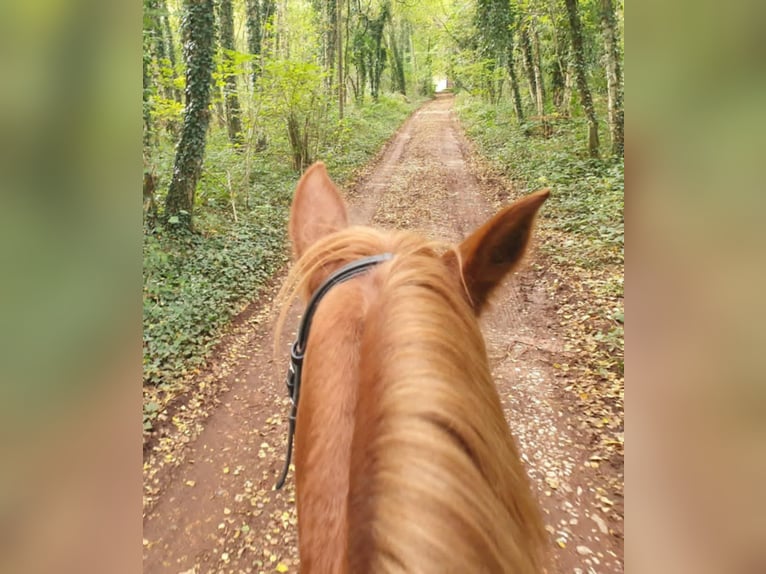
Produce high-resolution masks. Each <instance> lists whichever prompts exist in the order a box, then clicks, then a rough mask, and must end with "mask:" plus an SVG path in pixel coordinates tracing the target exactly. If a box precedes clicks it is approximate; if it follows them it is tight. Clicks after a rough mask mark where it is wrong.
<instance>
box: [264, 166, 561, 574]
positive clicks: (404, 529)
mask: <svg viewBox="0 0 766 574" xmlns="http://www.w3.org/2000/svg"><path fill="white" fill-rule="evenodd" d="M547 197H548V191H547V190H543V191H539V192H536V193H533V194H531V195H529V196H527V197H524V198H523V199H521V200H519V201H517V202H515V203H514V204H513V205H511V206H510V207H506V208H505V209H503V210H502V211H500V212H499V213H498V214H497V215H495V216H494V217H493V218H492V219H490V220H489V221H488V222H487V223H486V224H484V225H483V226H482V227H481V228H479V229H478V230H477V231H475V232H474V233H473V234H472V235H471V236H470V237H468V238H467V239H466V240H465V241H463V242H462V243H461V244H460V245H459V246H457V247H452V248H446V249H445V248H444V247H442V246H440V245H439V244H436V243H433V242H429V241H426V240H425V239H423V238H421V237H419V236H417V235H415V234H413V233H409V232H383V231H377V230H374V229H371V228H367V227H353V226H349V225H348V221H347V215H346V206H345V203H344V201H343V199H342V198H341V196H340V194H339V192H338V190H337V188H336V187H335V185H334V184H333V182H332V181H331V180H330V178H329V177H328V175H327V171H326V169H325V167H324V165H323V164H322V163H317V164H314V165H313V166H311V167H310V168H309V169H308V170H307V171H306V173H305V174H304V175H303V177H302V179H301V180H300V182H299V183H298V187H297V189H296V192H295V197H294V199H293V203H292V208H291V213H290V225H289V232H290V238H291V240H292V245H293V251H294V255H295V256H296V258H297V262H296V264H295V266H294V267H293V269H292V271H291V273H290V275H289V277H288V279H287V282H286V284H285V286H284V288H283V291H282V298H283V304H284V306H283V311H282V316H281V318H280V321H279V325H280V326H281V325H282V324H283V322H284V316H285V311H286V308H287V306H288V304H289V303H290V301H292V300H293V299H294V297H296V296H298V295H300V296H301V297H303V298H304V300H308V297H309V296H310V295H311V294H312V293H314V292H315V291H316V290H317V289H318V288H319V287H320V286H321V285H322V284H323V283H324V282H325V280H326V279H327V278H328V277H329V276H330V275H331V274H332V273H333V272H336V271H337V270H338V269H339V268H341V267H342V266H344V265H347V264H349V263H352V262H354V261H358V260H360V259H363V258H367V257H370V256H373V255H378V254H389V255H386V257H385V258H383V260H382V261H381V262H378V263H377V264H375V265H373V266H370V267H369V269H367V270H366V271H365V272H364V273H359V274H357V275H356V276H354V277H353V278H352V279H349V280H348V281H345V282H342V283H337V284H333V286H332V287H331V288H330V289H329V290H327V291H326V294H325V295H324V297H323V298H322V299H321V304H318V305H316V309H315V311H316V312H315V314H314V315H313V321H312V323H311V329H310V332H309V333H308V334H307V335H308V339H307V343H306V348H305V359H304V360H303V361H302V373H303V375H302V378H303V382H302V387H301V391H300V405H299V408H298V410H297V413H298V414H297V430H296V434H295V479H296V494H297V509H298V535H299V545H300V560H301V571H302V572H305V573H309V574H311V573H321V574H324V573H336V572H340V573H349V572H350V573H363V574H366V573H381V572H418V573H433V574H437V573H438V574H443V573H445V572H456V573H461V574H462V573H474V572H486V573H493V574H494V573H499V572H514V573H533V572H534V573H538V572H542V571H543V568H544V566H543V563H544V552H543V548H544V545H545V540H546V536H545V532H544V529H543V528H542V521H541V518H540V514H539V509H538V507H537V504H536V501H535V500H534V498H533V496H532V494H531V490H530V486H529V484H528V480H527V477H526V474H525V471H524V467H523V466H522V464H521V461H520V459H519V453H518V451H517V448H516V446H515V443H514V440H513V438H512V436H511V433H510V430H509V429H508V426H507V424H506V421H505V419H504V417H503V410H502V407H501V405H500V399H499V397H498V393H497V390H496V389H495V386H494V384H493V381H492V379H491V376H490V370H489V366H488V360H487V353H486V349H485V346H484V340H483V338H482V335H481V332H480V330H479V325H478V321H477V317H478V315H479V314H480V312H481V311H482V310H483V309H484V308H485V306H486V303H487V299H488V297H489V296H490V294H491V292H492V291H493V290H494V288H495V287H496V286H497V285H498V284H499V283H500V282H501V280H502V279H503V278H504V277H505V276H506V275H507V274H508V273H509V272H510V271H511V270H513V269H514V267H515V266H516V265H517V264H518V263H519V261H520V260H521V258H522V256H523V254H524V251H525V249H526V246H527V243H528V241H529V237H530V234H531V230H532V226H533V223H534V219H535V215H536V213H537V210H538V208H539V207H540V206H541V205H542V203H543V202H544V201H545V199H546V198H547ZM278 330H279V329H278ZM299 376H300V375H299Z"/></svg>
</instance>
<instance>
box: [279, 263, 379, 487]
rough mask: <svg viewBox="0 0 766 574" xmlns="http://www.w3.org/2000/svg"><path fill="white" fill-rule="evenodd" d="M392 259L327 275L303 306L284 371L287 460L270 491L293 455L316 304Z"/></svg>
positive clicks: (282, 478) (283, 477)
mask: <svg viewBox="0 0 766 574" xmlns="http://www.w3.org/2000/svg"><path fill="white" fill-rule="evenodd" d="M393 256H394V255H393V253H382V254H380V255H373V256H371V257H364V258H363V259H357V260H356V261H352V262H351V263H349V264H348V265H345V266H343V267H341V268H340V269H338V270H337V271H336V272H335V273H333V274H332V275H330V276H329V277H328V278H327V279H326V280H325V281H324V283H322V284H321V285H320V286H319V288H318V289H317V290H316V291H314V294H313V295H312V296H311V299H310V300H309V304H308V305H307V306H306V311H305V312H304V314H303V319H301V324H300V327H299V328H298V334H297V336H296V338H295V341H294V342H293V345H292V347H291V348H290V365H289V366H288V369H287V394H288V395H289V396H290V401H291V402H292V407H291V408H290V417H289V420H288V424H289V429H288V435H287V459H286V460H285V466H284V469H283V470H282V474H281V475H280V477H279V480H278V481H277V484H276V486H275V487H274V489H275V490H279V489H280V488H282V487H283V486H284V484H285V480H286V479H287V473H288V472H289V471H290V460H291V459H292V454H293V438H294V436H295V419H296V416H297V414H298V400H299V399H300V395H301V370H302V368H303V357H304V355H305V353H306V342H307V341H308V338H309V330H310V329H311V322H312V321H313V320H314V315H315V314H316V310H317V307H318V306H319V302H320V301H321V300H322V298H323V297H324V296H325V295H327V293H328V292H329V291H330V289H332V288H333V287H335V286H336V285H339V284H340V283H344V282H345V281H348V280H349V279H353V278H354V277H356V276H357V275H360V274H362V273H364V272H365V271H367V270H368V269H369V268H370V267H374V266H376V265H379V264H380V263H383V262H384V261H389V260H390V259H392V258H393Z"/></svg>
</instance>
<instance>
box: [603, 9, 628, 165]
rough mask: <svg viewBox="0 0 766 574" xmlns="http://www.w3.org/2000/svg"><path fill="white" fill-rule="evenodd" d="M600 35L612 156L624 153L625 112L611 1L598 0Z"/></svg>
mask: <svg viewBox="0 0 766 574" xmlns="http://www.w3.org/2000/svg"><path fill="white" fill-rule="evenodd" d="M600 8H601V34H602V36H603V38H604V52H605V54H606V86H607V110H608V115H609V135H610V137H611V140H612V154H614V155H617V156H621V155H623V154H624V153H625V110H624V108H623V88H622V69H621V66H620V54H619V47H618V44H619V42H618V32H617V24H616V22H615V17H614V5H613V3H612V0H600Z"/></svg>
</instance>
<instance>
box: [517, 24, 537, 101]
mask: <svg viewBox="0 0 766 574" xmlns="http://www.w3.org/2000/svg"><path fill="white" fill-rule="evenodd" d="M519 44H520V46H521V54H522V56H523V63H524V71H525V72H526V73H527V81H528V82H529V97H530V99H531V100H532V101H533V102H536V101H537V84H536V82H535V66H534V64H533V63H532V62H533V60H532V48H531V46H530V42H529V32H528V30H527V22H524V21H522V23H521V28H520V30H519Z"/></svg>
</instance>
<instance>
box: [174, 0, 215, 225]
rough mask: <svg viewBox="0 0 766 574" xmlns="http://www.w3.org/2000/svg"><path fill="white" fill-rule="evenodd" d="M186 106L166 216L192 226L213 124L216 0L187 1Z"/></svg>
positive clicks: (185, 46)
mask: <svg viewBox="0 0 766 574" xmlns="http://www.w3.org/2000/svg"><path fill="white" fill-rule="evenodd" d="M182 27H183V36H184V44H183V45H184V62H185V64H186V108H185V110H184V123H183V128H182V131H181V140H180V141H179V142H178V147H177V148H176V157H175V163H174V164H173V179H172V180H171V182H170V188H169V189H168V195H167V197H166V200H165V217H166V218H167V220H168V221H172V219H173V218H176V220H177V221H178V223H179V225H180V226H181V227H183V228H186V229H191V227H192V208H193V207H194V194H195V191H196V188H197V181H198V180H199V177H200V173H201V171H202V161H203V159H204V157H205V142H206V139H207V127H208V124H209V123H210V110H209V109H208V108H209V106H210V83H211V77H212V71H213V54H214V53H215V16H214V13H213V0H185V1H184V16H183V24H182Z"/></svg>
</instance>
